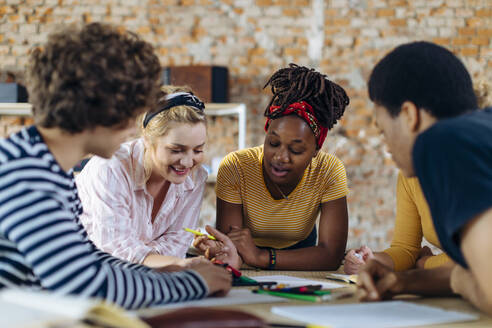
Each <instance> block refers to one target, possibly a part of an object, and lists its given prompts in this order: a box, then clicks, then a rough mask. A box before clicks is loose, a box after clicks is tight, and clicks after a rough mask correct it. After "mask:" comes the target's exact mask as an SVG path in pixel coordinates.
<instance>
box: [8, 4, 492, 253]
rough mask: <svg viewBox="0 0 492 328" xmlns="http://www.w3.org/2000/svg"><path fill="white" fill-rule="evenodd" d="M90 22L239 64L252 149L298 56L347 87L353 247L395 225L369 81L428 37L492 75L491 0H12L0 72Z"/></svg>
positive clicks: (344, 153) (339, 144)
mask: <svg viewBox="0 0 492 328" xmlns="http://www.w3.org/2000/svg"><path fill="white" fill-rule="evenodd" d="M80 21H85V22H91V21H104V22H111V23H114V24H119V25H122V26H124V27H126V28H128V29H130V30H133V31H136V32H137V33H139V34H141V35H142V36H143V37H144V38H146V39H147V40H149V41H151V42H152V43H153V44H154V45H155V46H156V49H157V53H158V54H159V56H160V58H161V61H162V64H163V65H190V64H214V65H225V66H228V67H229V69H230V85H231V89H230V95H231V101H232V102H244V103H246V104H247V106H248V109H249V112H248V144H249V145H256V144H259V143H261V142H262V139H263V132H262V128H263V117H262V113H263V110H264V107H265V105H266V104H267V101H268V91H262V89H261V88H262V86H263V84H264V83H265V81H266V80H267V78H268V76H269V75H270V74H271V73H272V72H273V71H274V70H276V69H278V68H280V67H282V66H286V65H287V64H288V63H289V62H296V63H299V64H303V65H308V66H313V67H316V68H318V69H320V70H321V71H322V72H324V73H326V74H328V76H329V77H330V78H331V79H333V80H335V81H337V82H339V83H340V84H341V85H343V86H344V87H345V88H346V89H347V91H348V93H349V95H350V97H351V105H350V107H349V108H348V109H347V111H346V114H345V116H344V118H343V120H342V122H341V123H340V124H339V125H337V126H336V128H335V129H334V130H333V131H332V132H331V133H330V136H329V137H328V139H327V142H326V149H327V150H329V151H333V152H335V153H336V154H337V155H338V156H339V157H340V158H341V159H342V161H343V162H344V163H345V165H346V167H347V171H348V176H349V181H350V188H351V194H350V196H349V209H350V226H351V230H350V240H349V245H350V246H354V245H358V244H360V243H369V244H370V245H371V246H373V247H377V248H381V247H384V246H387V245H388V242H389V240H390V238H391V233H392V227H393V220H394V213H395V209H394V206H395V197H394V190H395V176H396V169H395V166H394V164H393V162H392V161H391V159H390V158H389V157H388V156H387V154H386V153H385V152H384V146H383V143H382V139H381V137H380V136H379V134H378V133H377V131H376V129H375V128H374V127H373V125H372V105H371V104H370V102H369V101H368V99H367V91H366V84H365V81H366V80H367V77H368V75H369V73H370V70H371V68H372V67H373V65H374V64H375V63H376V62H377V60H378V59H380V58H381V57H382V56H383V55H384V54H385V53H387V52H388V51H389V50H390V49H392V48H393V47H395V46H396V45H398V44H400V43H403V42H408V41H412V40H429V41H433V42H436V43H438V44H441V45H444V46H446V47H448V48H449V49H451V50H452V51H453V52H455V53H456V54H457V55H458V56H459V57H460V58H461V59H463V61H464V62H465V64H466V66H467V67H468V69H469V70H470V71H471V72H472V74H473V76H474V77H486V78H488V79H489V80H490V79H491V78H492V50H491V41H492V0H447V1H444V0H408V1H406V0H331V1H320V0H311V1H308V0H256V1H253V0H235V1H232V0H222V1H219V0H181V1H178V0H160V1H157V0H124V1H116V0H109V1H100V0H84V1H80V0H25V1H20V0H3V1H0V69H1V70H4V71H5V70H13V71H21V70H22V69H23V67H24V65H25V64H26V61H27V53H28V51H29V48H30V47H31V46H33V45H36V44H38V43H40V42H43V41H44V40H45V39H46V36H47V34H48V33H49V32H50V31H52V30H54V29H55V28H56V27H57V25H58V24H62V23H72V22H80ZM317 45H318V46H317ZM219 121H220V120H219ZM213 124H214V123H213V122H212V125H211V130H212V131H214V129H216V130H217V129H234V125H232V124H226V125H222V126H213ZM223 132H224V131H223ZM233 133H234V131H232V132H231V131H229V130H226V131H225V132H224V133H223V135H229V136H230V135H233ZM217 139H219V140H211V141H210V143H211V144H212V145H211V148H213V147H214V145H213V144H219V145H220V143H221V139H220V138H217ZM227 142H229V141H227ZM229 146H230V145H228V147H229ZM211 190H212V188H209V192H210V191H211ZM207 199H209V200H210V201H212V199H213V194H209V195H208V196H207ZM204 214H205V216H207V217H209V218H210V216H212V215H213V210H212V209H211V208H210V207H206V208H205V209H204Z"/></svg>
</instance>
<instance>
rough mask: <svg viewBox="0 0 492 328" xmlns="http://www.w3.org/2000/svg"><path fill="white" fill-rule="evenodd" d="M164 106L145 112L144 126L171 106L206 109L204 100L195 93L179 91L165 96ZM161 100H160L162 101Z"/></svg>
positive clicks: (200, 110)
mask: <svg viewBox="0 0 492 328" xmlns="http://www.w3.org/2000/svg"><path fill="white" fill-rule="evenodd" d="M163 100H164V101H165V102H164V106H162V107H160V108H159V109H157V110H156V111H154V112H148V113H147V114H145V118H144V121H143V127H144V128H145V127H146V126H147V124H149V121H150V120H151V119H152V118H153V117H154V116H156V115H157V114H159V113H160V112H163V111H165V110H167V109H169V108H172V107H176V106H190V107H193V108H196V109H197V111H198V112H200V113H203V110H204V109H205V105H204V104H203V102H202V101H201V100H200V99H198V97H196V96H195V95H194V94H192V93H189V92H177V93H171V94H169V95H167V96H166V97H164V99H163ZM161 101H162V100H161ZM161 101H159V102H161Z"/></svg>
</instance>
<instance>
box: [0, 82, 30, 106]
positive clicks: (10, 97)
mask: <svg viewBox="0 0 492 328" xmlns="http://www.w3.org/2000/svg"><path fill="white" fill-rule="evenodd" d="M0 102H1V103H24V102H27V89H26V87H24V86H23V85H22V84H18V83H0Z"/></svg>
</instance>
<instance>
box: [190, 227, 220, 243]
mask: <svg viewBox="0 0 492 328" xmlns="http://www.w3.org/2000/svg"><path fill="white" fill-rule="evenodd" d="M183 229H184V231H188V232H191V233H192V234H194V235H197V236H207V237H208V239H212V240H217V238H215V237H214V236H210V235H207V234H204V233H201V232H200V231H197V230H193V229H190V228H183Z"/></svg>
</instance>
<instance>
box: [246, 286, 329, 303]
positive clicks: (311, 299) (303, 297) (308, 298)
mask: <svg viewBox="0 0 492 328" xmlns="http://www.w3.org/2000/svg"><path fill="white" fill-rule="evenodd" d="M253 293H257V294H267V295H272V296H278V297H284V298H290V299H294V300H299V301H307V302H321V301H326V300H331V299H332V296H331V295H319V296H318V295H303V294H293V293H284V292H275V291H272V290H267V289H257V290H253Z"/></svg>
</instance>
